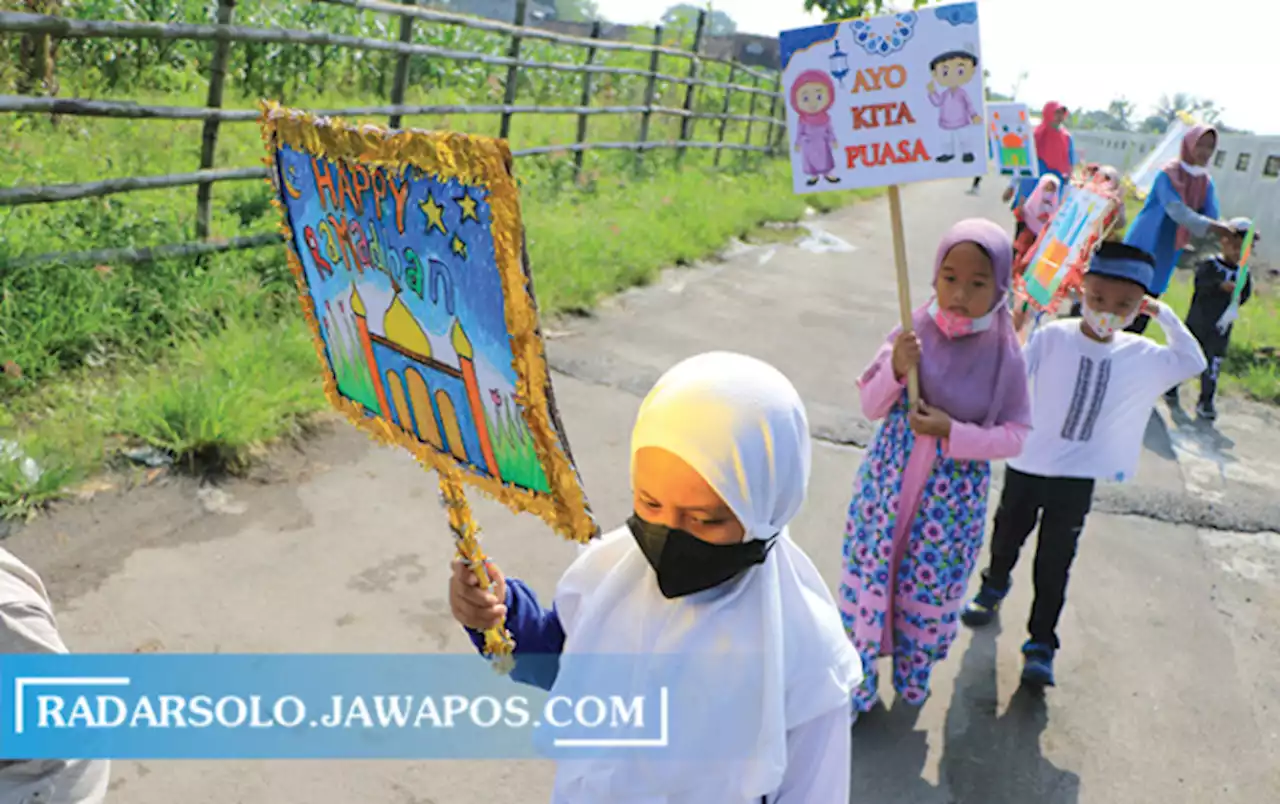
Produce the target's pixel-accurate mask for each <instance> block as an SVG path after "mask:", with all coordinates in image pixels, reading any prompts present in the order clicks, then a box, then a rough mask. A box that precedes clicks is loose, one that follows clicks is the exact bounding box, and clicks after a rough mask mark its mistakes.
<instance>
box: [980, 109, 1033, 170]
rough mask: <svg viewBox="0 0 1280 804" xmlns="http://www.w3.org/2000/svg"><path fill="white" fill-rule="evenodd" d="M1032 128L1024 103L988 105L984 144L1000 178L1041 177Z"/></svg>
mask: <svg viewBox="0 0 1280 804" xmlns="http://www.w3.org/2000/svg"><path fill="white" fill-rule="evenodd" d="M1034 128H1035V127H1034V126H1033V125H1032V124H1031V115H1030V112H1028V111H1027V105H1026V104H1025V103H988V104H987V140H988V144H989V149H990V152H991V154H992V156H993V158H994V159H995V160H996V165H997V167H998V168H999V169H1000V173H1001V175H1004V176H1014V177H1018V178H1036V177H1037V176H1039V175H1040V160H1039V159H1038V158H1037V157H1036V139H1035V137H1034V136H1033V130H1034Z"/></svg>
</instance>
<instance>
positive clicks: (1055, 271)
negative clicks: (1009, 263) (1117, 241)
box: [1023, 187, 1115, 310]
mask: <svg viewBox="0 0 1280 804" xmlns="http://www.w3.org/2000/svg"><path fill="white" fill-rule="evenodd" d="M1114 203H1115V202H1114V201H1112V200H1111V199H1109V198H1105V197H1103V196H1101V195H1098V194H1097V193H1095V192H1093V191H1092V190H1089V189H1085V188H1083V187H1073V188H1072V190H1071V192H1069V193H1067V195H1066V197H1065V198H1064V199H1063V201H1062V205H1061V206H1060V207H1059V208H1058V211H1057V213H1056V214H1055V215H1054V216H1053V220H1051V221H1050V222H1049V224H1048V225H1047V226H1046V227H1045V229H1044V231H1043V232H1041V234H1040V239H1039V240H1038V241H1037V242H1036V245H1035V250H1034V251H1032V253H1031V257H1030V258H1029V259H1028V261H1027V269H1026V272H1025V273H1024V275H1023V277H1024V279H1025V282H1026V287H1025V292H1026V294H1027V296H1028V297H1029V298H1030V300H1031V301H1032V302H1033V303H1034V304H1035V305H1036V306H1037V307H1039V308H1040V309H1042V310H1047V309H1051V308H1052V307H1053V306H1055V305H1056V303H1057V301H1058V298H1059V293H1058V290H1059V288H1060V287H1061V286H1062V284H1063V282H1064V281H1066V280H1067V278H1068V277H1069V276H1070V275H1071V273H1072V271H1073V270H1074V271H1076V272H1077V273H1082V272H1083V270H1084V267H1085V266H1086V265H1087V264H1088V261H1089V257H1090V255H1091V254H1092V253H1093V248H1094V246H1095V245H1096V244H1097V243H1098V241H1099V239H1100V238H1101V236H1102V226H1103V222H1104V221H1105V220H1106V217H1107V215H1108V214H1109V213H1110V212H1111V209H1112V207H1113V206H1114Z"/></svg>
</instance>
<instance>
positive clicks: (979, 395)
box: [863, 218, 1031, 427]
mask: <svg viewBox="0 0 1280 804" xmlns="http://www.w3.org/2000/svg"><path fill="white" fill-rule="evenodd" d="M960 243H974V244H976V245H977V246H978V247H979V248H981V249H982V250H983V251H985V252H986V253H987V256H988V257H990V258H991V267H992V270H993V272H994V274H995V283H996V300H995V306H994V307H993V308H992V310H993V311H994V312H995V314H996V320H995V321H993V322H992V324H991V327H990V328H989V329H987V330H984V331H982V332H976V333H974V334H972V335H966V336H964V337H961V338H954V339H952V338H948V337H947V336H946V335H943V334H942V330H940V329H938V325H937V324H935V323H934V321H933V316H931V315H929V305H928V304H925V305H923V306H921V307H919V308H917V309H916V311H915V312H914V313H912V316H911V325H912V327H913V328H914V330H915V333H916V335H917V337H919V338H920V347H921V357H920V396H921V397H923V399H924V401H925V402H928V403H929V404H930V405H932V406H934V407H937V408H941V409H942V410H944V411H946V412H947V414H948V415H950V416H951V418H953V419H955V420H956V421H960V422H967V423H969V424H980V425H982V426H983V427H991V426H993V425H999V424H1020V425H1024V426H1027V427H1030V426H1031V400H1030V397H1029V394H1028V393H1027V365H1026V362H1025V361H1024V360H1023V358H1022V348H1021V347H1020V346H1019V344H1018V336H1017V333H1016V332H1014V328H1013V317H1012V315H1011V314H1010V312H1009V302H1008V299H1007V298H1006V295H1007V294H1008V292H1009V285H1010V283H1011V282H1012V281H1013V243H1012V242H1011V241H1010V240H1009V234H1008V233H1007V232H1005V230H1004V227H1002V226H1000V225H998V224H996V223H992V222H991V221H989V220H984V219H982V218H970V219H969V220H964V221H960V222H959V223H957V224H956V225H955V226H952V227H951V229H950V230H949V231H948V232H947V233H946V235H944V236H943V238H942V242H941V243H939V244H938V255H937V258H936V259H935V261H934V264H933V281H934V283H935V284H936V283H937V281H938V272H939V271H940V270H941V269H942V261H943V260H945V259H946V257H947V254H948V253H950V251H951V249H953V248H955V247H956V246H957V245H959V244H960ZM901 331H902V328H901V327H898V328H895V329H894V330H893V332H891V333H889V339H888V344H889V348H890V349H892V344H893V341H894V340H895V339H896V338H897V337H898V333H899V332H901ZM885 369H886V366H885V365H884V364H882V363H880V362H879V361H877V362H876V364H875V365H874V367H873V368H872V369H870V370H869V371H868V373H867V374H865V375H863V380H864V381H865V380H868V379H870V377H871V373H872V372H874V371H876V370H885ZM889 370H891V369H889Z"/></svg>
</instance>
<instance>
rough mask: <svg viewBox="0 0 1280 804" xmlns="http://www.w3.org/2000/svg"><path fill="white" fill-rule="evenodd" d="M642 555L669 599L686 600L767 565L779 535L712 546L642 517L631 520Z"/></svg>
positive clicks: (628, 524) (630, 526)
mask: <svg viewBox="0 0 1280 804" xmlns="http://www.w3.org/2000/svg"><path fill="white" fill-rule="evenodd" d="M627 527H628V528H630V529H631V535H632V536H635V538H636V543H637V544H639V545H640V552H642V553H644V557H645V558H647V559H648V560H649V566H651V567H653V571H654V572H655V573H657V576H658V588H659V589H661V590H662V594H663V596H664V597H667V598H677V597H684V596H685V595H691V594H693V593H694V592H701V591H704V590H706V589H711V588H713V587H716V586H719V585H720V584H722V583H725V582H727V581H730V580H732V579H734V578H736V577H737V576H739V575H741V574H742V573H743V572H746V571H747V570H749V569H751V568H752V567H754V566H755V565H756V564H763V563H764V560H765V558H766V557H767V556H768V555H769V550H770V549H772V547H773V543H774V541H775V540H776V539H777V537H776V536H774V537H771V538H769V539H767V540H765V541H758V540H752V541H748V542H741V543H739V544H711V543H710V542H704V541H703V540H701V539H699V538H698V537H697V536H694V535H693V534H692V533H688V532H686V531H683V530H675V529H672V528H668V527H667V526H666V525H655V524H653V523H652V522H646V521H644V520H643V519H641V518H640V517H639V516H636V515H634V514H633V515H632V516H631V518H630V519H628V520H627Z"/></svg>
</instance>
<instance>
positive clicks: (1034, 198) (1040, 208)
mask: <svg viewBox="0 0 1280 804" xmlns="http://www.w3.org/2000/svg"><path fill="white" fill-rule="evenodd" d="M1061 201H1062V182H1061V181H1060V180H1059V179H1058V177H1057V176H1055V175H1053V174H1052V173H1046V174H1044V175H1043V176H1041V177H1040V181H1039V182H1038V183H1037V184H1036V189H1035V190H1033V191H1032V192H1031V197H1030V198H1028V199H1027V202H1026V203H1025V204H1023V205H1022V222H1023V223H1025V224H1026V225H1027V228H1028V229H1030V230H1031V233H1032V234H1036V235H1038V234H1040V230H1041V229H1043V228H1044V225H1045V224H1046V223H1048V222H1049V221H1051V220H1052V219H1053V214H1054V213H1055V212H1057V211H1058V204H1059V203H1061Z"/></svg>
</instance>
